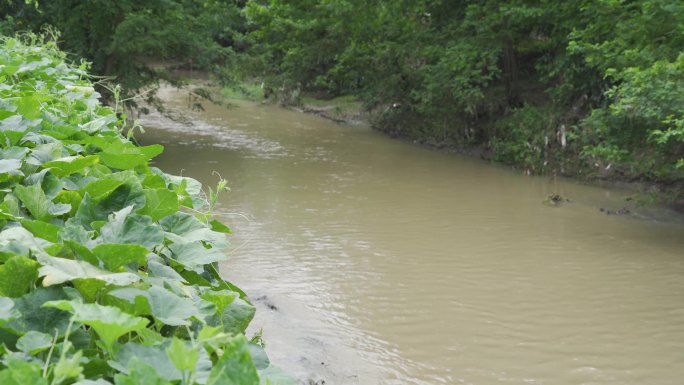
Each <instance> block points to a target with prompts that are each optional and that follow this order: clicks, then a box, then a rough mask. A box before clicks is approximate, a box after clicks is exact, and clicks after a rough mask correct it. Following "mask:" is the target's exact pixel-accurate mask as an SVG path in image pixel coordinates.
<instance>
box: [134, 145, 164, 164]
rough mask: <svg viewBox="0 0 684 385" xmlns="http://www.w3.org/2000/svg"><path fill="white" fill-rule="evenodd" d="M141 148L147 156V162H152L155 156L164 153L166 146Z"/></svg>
mask: <svg viewBox="0 0 684 385" xmlns="http://www.w3.org/2000/svg"><path fill="white" fill-rule="evenodd" d="M139 148H140V152H142V153H143V155H145V157H146V158H147V160H150V159H152V158H154V157H155V156H157V155H159V154H161V153H162V152H164V146H162V145H161V144H152V145H150V146H144V147H139Z"/></svg>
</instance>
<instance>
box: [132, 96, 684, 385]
mask: <svg viewBox="0 0 684 385" xmlns="http://www.w3.org/2000/svg"><path fill="white" fill-rule="evenodd" d="M162 96H163V97H164V98H166V99H167V100H168V103H169V104H170V106H171V107H172V108H177V109H181V110H185V111H186V114H187V115H188V116H189V117H190V118H191V119H192V121H193V125H192V126H186V125H183V124H179V123H174V122H172V121H169V120H168V119H166V118H163V117H162V116H160V115H158V114H152V115H150V116H148V117H145V118H144V121H143V123H144V125H145V127H146V129H147V133H146V134H145V135H144V136H143V137H142V140H143V142H161V143H163V144H164V145H165V146H166V153H165V154H164V155H163V156H162V157H160V158H159V159H158V160H157V164H158V165H159V166H161V167H162V168H164V169H165V170H167V171H170V172H175V173H181V172H182V173H183V174H184V175H189V176H193V177H195V178H197V179H199V180H201V181H202V182H203V183H207V184H213V183H215V182H216V176H215V175H213V174H212V173H213V172H214V171H215V172H218V173H220V174H221V175H222V176H223V177H225V178H227V179H228V180H229V181H230V185H231V188H232V191H231V192H230V193H229V194H227V195H224V196H223V197H222V199H221V202H220V205H219V207H218V211H219V213H220V216H221V217H222V218H223V219H224V220H225V221H226V222H228V223H229V224H230V225H231V227H232V228H233V229H234V231H235V234H234V236H233V248H232V249H231V250H230V251H229V254H230V261H229V262H228V263H226V264H225V265H224V266H223V267H222V268H223V273H224V274H225V275H226V276H227V277H228V278H229V279H230V280H232V281H233V282H235V283H236V284H238V285H240V286H242V287H243V288H244V289H245V290H246V291H247V292H248V293H250V295H251V296H252V298H253V300H254V302H255V304H256V305H257V307H258V313H257V317H256V319H255V321H254V327H255V328H256V329H258V328H261V327H263V328H264V337H265V340H266V342H267V350H268V351H269V354H270V356H271V358H272V361H273V362H275V363H276V364H278V365H280V366H282V367H284V368H285V369H286V370H288V371H289V372H291V373H292V374H293V375H295V376H296V377H298V378H299V379H300V380H301V381H302V382H306V383H307V384H308V383H316V381H320V380H325V384H388V385H390V384H391V385H394V384H478V385H479V384H549V385H550V384H560V385H565V384H567V385H571V384H572V385H574V384H593V385H604V384H606V385H607V384H621V385H627V384H633V385H642V384H650V385H669V384H672V385H679V384H682V383H684V253H683V252H682V250H684V237H683V236H682V235H684V226H683V225H682V222H681V220H680V219H679V218H678V217H677V215H675V214H672V213H669V212H667V211H662V210H661V211H657V210H648V209H637V210H636V211H635V212H634V214H632V215H629V216H609V215H605V214H603V213H601V212H599V210H598V209H599V207H606V208H611V209H619V208H621V207H622V206H624V205H625V200H624V198H625V197H627V194H626V193H624V192H620V191H615V190H606V189H602V188H598V187H589V186H582V185H579V184H576V183H572V182H567V181H562V180H551V179H548V178H535V177H525V176H522V175H520V174H518V173H515V172H512V171H508V170H505V169H503V168H497V167H492V166H489V165H486V164H484V163H481V162H479V161H476V160H473V159H469V158H464V157H460V156H456V155H452V154H446V153H441V152H436V151H431V150H428V149H424V148H419V147H416V146H412V145H410V144H406V143H403V142H401V141H396V140H391V139H388V138H386V137H384V136H382V135H380V134H377V133H375V132H372V131H370V130H368V129H366V128H363V127H352V126H344V125H336V124H333V123H331V122H328V121H325V120H322V119H320V118H317V117H312V116H307V115H302V114H299V113H296V112H291V111H287V110H283V109H280V108H277V107H275V106H261V105H256V104H251V103H246V102H236V105H234V106H233V107H232V108H225V107H219V106H212V105H206V104H205V106H204V107H205V109H206V110H205V111H204V112H202V113H195V112H191V111H189V109H188V108H187V105H186V97H185V95H184V94H183V93H182V92H180V93H178V92H176V91H173V90H170V89H164V93H163V95H162ZM551 193H559V194H561V195H563V196H566V197H569V198H570V199H571V202H569V203H566V204H563V205H561V206H559V207H550V206H547V205H544V204H543V203H542V202H543V200H544V198H545V197H547V196H548V195H549V194H551ZM256 329H255V330H256ZM318 383H320V382H318Z"/></svg>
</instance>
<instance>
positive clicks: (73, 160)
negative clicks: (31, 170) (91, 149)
mask: <svg viewBox="0 0 684 385" xmlns="http://www.w3.org/2000/svg"><path fill="white" fill-rule="evenodd" d="M99 161H100V157H98V156H97V155H88V156H68V157H64V158H59V159H55V160H53V161H50V162H47V163H43V167H44V168H49V169H50V172H51V173H53V174H54V175H56V176H58V177H60V178H62V177H65V176H68V175H71V174H73V173H76V172H80V171H82V170H83V169H84V168H86V167H90V166H93V165H95V164H96V163H98V162H99Z"/></svg>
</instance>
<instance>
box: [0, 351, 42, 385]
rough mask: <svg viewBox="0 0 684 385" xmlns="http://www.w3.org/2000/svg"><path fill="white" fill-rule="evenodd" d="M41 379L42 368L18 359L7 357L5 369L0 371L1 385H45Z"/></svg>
mask: <svg viewBox="0 0 684 385" xmlns="http://www.w3.org/2000/svg"><path fill="white" fill-rule="evenodd" d="M47 383H48V382H47V379H45V378H43V368H41V367H40V365H38V364H37V363H34V362H27V361H25V360H23V359H20V358H15V357H12V356H9V357H8V363H7V368H6V369H5V370H2V371H0V384H2V385H27V384H31V385H47Z"/></svg>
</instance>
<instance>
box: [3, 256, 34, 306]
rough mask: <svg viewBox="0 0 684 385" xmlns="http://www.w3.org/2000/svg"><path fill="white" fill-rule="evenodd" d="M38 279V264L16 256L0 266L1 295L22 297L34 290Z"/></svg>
mask: <svg viewBox="0 0 684 385" xmlns="http://www.w3.org/2000/svg"><path fill="white" fill-rule="evenodd" d="M37 278H38V263H37V262H36V261H34V260H32V259H29V258H26V257H23V256H20V255H15V256H13V257H12V258H10V259H9V260H8V261H7V262H5V263H4V264H3V265H0V295H3V296H7V297H20V296H22V295H24V294H25V293H26V292H27V291H28V290H29V289H30V288H32V287H33V286H34V285H35V283H36V279H37Z"/></svg>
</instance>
